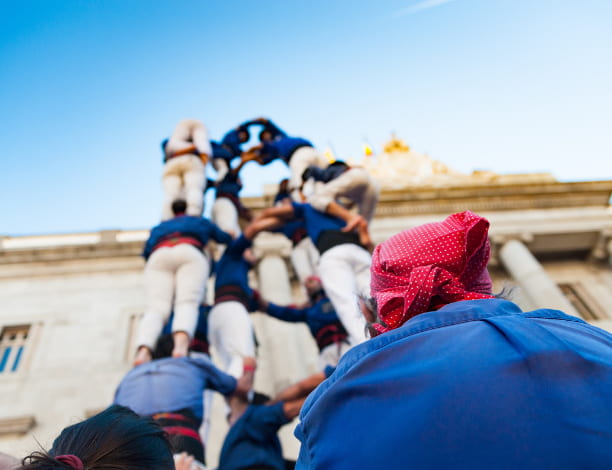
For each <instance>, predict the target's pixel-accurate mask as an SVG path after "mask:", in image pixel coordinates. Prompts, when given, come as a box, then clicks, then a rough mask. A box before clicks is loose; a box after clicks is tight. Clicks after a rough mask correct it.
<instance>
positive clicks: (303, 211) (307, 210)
mask: <svg viewBox="0 0 612 470" xmlns="http://www.w3.org/2000/svg"><path fill="white" fill-rule="evenodd" d="M291 205H292V206H293V215H294V217H295V218H298V219H300V218H303V219H304V221H305V222H306V232H307V233H308V236H309V237H310V239H311V240H312V241H313V242H314V243H315V244H316V243H317V240H318V239H319V235H321V233H322V232H324V231H326V230H336V231H340V230H342V228H343V227H344V226H345V225H346V222H344V220H342V219H339V218H338V217H334V216H332V215H328V214H326V213H325V212H321V211H318V210H317V209H315V208H314V207H312V206H311V205H310V204H300V203H298V202H293V203H291Z"/></svg>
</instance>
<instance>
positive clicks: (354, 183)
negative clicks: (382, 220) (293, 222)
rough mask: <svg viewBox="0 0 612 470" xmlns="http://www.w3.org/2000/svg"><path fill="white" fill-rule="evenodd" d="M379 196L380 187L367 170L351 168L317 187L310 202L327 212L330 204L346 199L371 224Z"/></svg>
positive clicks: (316, 207)
mask: <svg viewBox="0 0 612 470" xmlns="http://www.w3.org/2000/svg"><path fill="white" fill-rule="evenodd" d="M379 195H380V186H379V185H378V183H377V182H376V180H374V178H372V177H371V176H370V174H369V173H368V171H367V170H366V169H365V168H350V169H348V170H347V171H345V172H344V173H342V174H341V175H340V176H338V177H337V178H335V179H333V180H331V181H330V182H329V183H326V184H320V185H317V186H316V189H315V191H314V194H313V195H312V196H310V198H309V202H310V204H312V207H314V208H315V209H317V210H320V211H321V212H325V209H327V206H328V205H329V203H330V202H332V201H334V200H335V199H336V198H338V197H346V198H348V199H350V200H351V201H353V202H354V203H355V204H357V207H358V212H359V214H361V215H362V216H363V217H364V218H365V219H366V220H367V221H368V222H369V221H371V220H372V217H373V216H374V211H375V210H376V204H377V203H378V196H379Z"/></svg>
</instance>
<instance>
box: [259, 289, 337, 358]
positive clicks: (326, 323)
mask: <svg viewBox="0 0 612 470" xmlns="http://www.w3.org/2000/svg"><path fill="white" fill-rule="evenodd" d="M266 312H267V313H268V314H269V315H271V316H273V317H275V318H278V319H279V320H283V321H288V322H303V323H306V325H308V328H309V329H310V333H311V334H312V336H313V337H314V338H315V339H316V340H317V344H318V345H319V348H322V347H324V346H327V345H328V344H330V343H332V342H334V341H326V344H323V343H321V341H324V338H323V337H322V336H324V335H325V333H326V330H327V329H328V328H326V327H332V328H333V331H331V330H330V334H332V335H335V336H336V337H335V338H333V339H336V340H343V339H346V336H347V333H346V330H345V329H344V327H343V326H342V323H341V322H340V319H339V318H338V315H337V314H336V311H335V310H334V306H333V305H332V303H331V302H330V300H329V299H328V298H327V297H326V296H323V297H322V298H321V299H319V300H317V301H316V302H314V303H312V304H309V305H308V306H307V307H304V308H294V307H289V306H285V307H282V306H280V305H276V304H273V303H271V302H269V303H268V309H267V310H266ZM338 335H341V336H343V337H342V338H338V337H337V336H338ZM329 339H332V338H328V340H329ZM320 340H321V341H320Z"/></svg>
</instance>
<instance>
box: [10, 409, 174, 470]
mask: <svg viewBox="0 0 612 470" xmlns="http://www.w3.org/2000/svg"><path fill="white" fill-rule="evenodd" d="M20 468H21V470H84V469H87V470H151V469H155V470H174V460H173V457H172V450H171V448H170V443H169V442H168V440H167V439H166V434H165V432H164V431H163V429H162V428H161V427H160V426H159V425H158V424H157V423H155V422H154V421H153V420H152V419H150V418H143V417H140V416H138V415H137V414H136V413H134V412H133V411H132V410H130V409H129V408H126V407H123V406H119V405H113V406H111V407H109V408H107V409H106V410H104V411H102V412H101V413H98V414H97V415H95V416H92V417H91V418H89V419H86V420H85V421H81V422H80V423H77V424H74V425H72V426H68V427H67V428H65V429H64V430H63V431H62V432H61V434H60V435H59V436H58V437H57V438H56V439H55V441H54V442H53V447H52V448H51V449H50V450H49V451H48V452H33V453H32V454H30V455H29V456H27V457H25V458H24V459H23V462H22V466H21V467H20Z"/></svg>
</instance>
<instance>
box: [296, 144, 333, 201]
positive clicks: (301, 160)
mask: <svg viewBox="0 0 612 470" xmlns="http://www.w3.org/2000/svg"><path fill="white" fill-rule="evenodd" d="M310 165H315V166H318V167H321V168H325V167H326V166H327V158H325V155H323V154H321V153H319V152H318V151H317V150H316V149H315V148H313V147H301V148H299V149H297V150H296V151H295V152H294V153H293V155H292V156H291V160H289V170H290V171H291V178H290V180H289V188H290V189H291V190H292V191H293V190H295V189H297V188H299V187H300V186H302V173H304V170H306V168H308V167H309V166H310Z"/></svg>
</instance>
